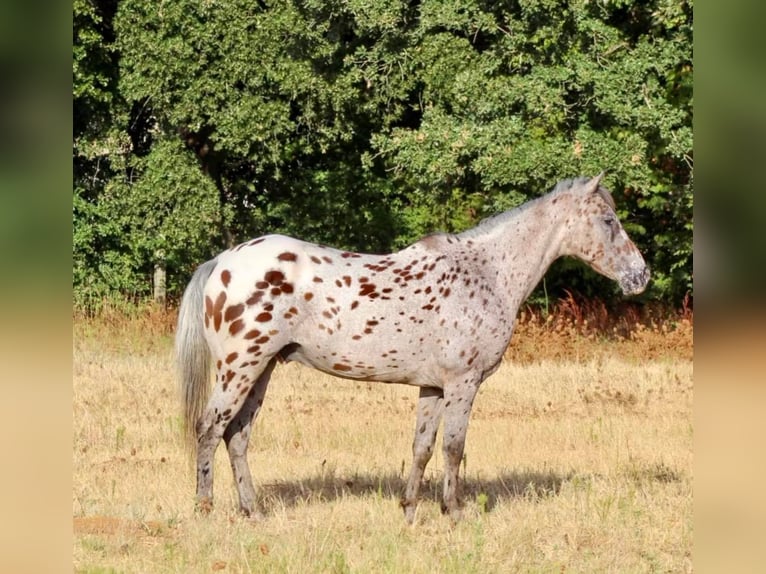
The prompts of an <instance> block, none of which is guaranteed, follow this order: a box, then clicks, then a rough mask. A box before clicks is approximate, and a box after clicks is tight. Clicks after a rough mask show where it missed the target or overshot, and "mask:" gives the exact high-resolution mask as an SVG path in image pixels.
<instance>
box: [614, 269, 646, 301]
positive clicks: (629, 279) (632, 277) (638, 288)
mask: <svg viewBox="0 0 766 574" xmlns="http://www.w3.org/2000/svg"><path fill="white" fill-rule="evenodd" d="M650 276H651V273H650V272H649V268H648V267H647V266H646V265H644V266H643V267H641V269H637V270H631V271H629V272H628V273H626V274H625V275H623V276H622V279H621V280H620V288H621V289H622V292H623V293H624V294H625V295H638V294H639V293H642V292H643V291H644V289H646V286H647V284H648V283H649V278H650Z"/></svg>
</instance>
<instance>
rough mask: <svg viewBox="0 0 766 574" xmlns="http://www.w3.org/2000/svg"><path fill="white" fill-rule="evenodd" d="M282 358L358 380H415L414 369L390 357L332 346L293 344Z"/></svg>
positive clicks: (408, 382) (390, 381)
mask: <svg viewBox="0 0 766 574" xmlns="http://www.w3.org/2000/svg"><path fill="white" fill-rule="evenodd" d="M283 358H284V359H285V361H295V362H296V363H300V364H302V365H305V366H307V367H311V368H313V369H316V370H318V371H322V372H323V373H327V374H329V375H333V376H336V377H342V378H345V379H354V380H357V381H379V382H383V383H403V384H418V383H417V377H415V373H413V372H411V370H410V369H408V368H406V367H404V366H403V365H400V364H397V361H395V360H391V359H392V357H390V356H387V357H382V356H381V357H377V358H374V359H373V358H372V357H370V356H369V355H356V354H352V353H344V352H341V351H334V350H330V349H327V350H323V349H316V350H314V351H312V350H310V349H309V348H307V347H303V346H300V345H298V346H296V348H295V349H291V350H290V351H289V352H288V353H286V354H285V356H283Z"/></svg>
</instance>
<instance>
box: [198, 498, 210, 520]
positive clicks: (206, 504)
mask: <svg viewBox="0 0 766 574" xmlns="http://www.w3.org/2000/svg"><path fill="white" fill-rule="evenodd" d="M194 510H195V512H197V513H198V514H202V515H204V516H207V515H208V514H210V513H211V512H212V511H213V499H212V498H207V497H205V498H200V499H199V500H198V501H197V502H196V504H195V505H194Z"/></svg>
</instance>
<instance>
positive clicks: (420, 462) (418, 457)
mask: <svg viewBox="0 0 766 574" xmlns="http://www.w3.org/2000/svg"><path fill="white" fill-rule="evenodd" d="M443 398H444V395H443V393H442V390H441V389H437V388H421V389H420V397H419V399H418V415H417V421H416V423H415V438H414V439H413V441H412V468H411V470H410V476H409V478H408V479H407V487H406V489H405V491H404V496H403V497H402V500H401V505H402V508H403V509H404V518H405V520H407V522H408V523H409V524H412V523H413V521H414V520H415V510H416V509H417V505H418V492H419V491H420V483H421V481H422V480H423V473H424V472H425V469H426V465H427V464H428V461H429V460H431V455H432V454H433V452H434V442H435V441H436V431H437V430H438V429H439V422H440V421H441V417H442V411H443Z"/></svg>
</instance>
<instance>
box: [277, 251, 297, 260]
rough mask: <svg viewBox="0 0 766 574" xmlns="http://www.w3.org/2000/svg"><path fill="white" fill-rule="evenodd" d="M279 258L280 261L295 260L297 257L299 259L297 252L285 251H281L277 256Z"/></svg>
mask: <svg viewBox="0 0 766 574" xmlns="http://www.w3.org/2000/svg"><path fill="white" fill-rule="evenodd" d="M277 259H279V260H280V261H295V260H296V259H298V256H297V255H296V254H295V253H291V252H289V251H285V252H284V253H280V254H279V255H278V256H277Z"/></svg>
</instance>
